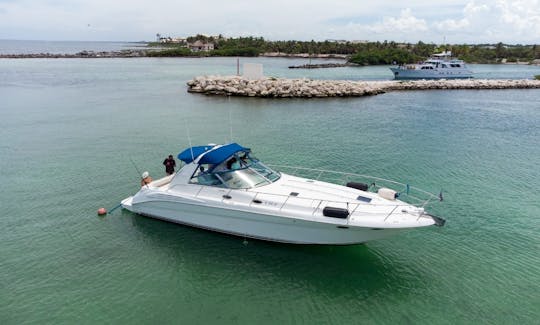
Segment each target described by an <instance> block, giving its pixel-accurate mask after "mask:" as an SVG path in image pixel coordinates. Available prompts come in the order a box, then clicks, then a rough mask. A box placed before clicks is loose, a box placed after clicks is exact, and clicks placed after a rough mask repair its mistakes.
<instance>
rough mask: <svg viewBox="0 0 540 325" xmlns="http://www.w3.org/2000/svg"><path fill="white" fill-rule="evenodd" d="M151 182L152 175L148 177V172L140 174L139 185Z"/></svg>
mask: <svg viewBox="0 0 540 325" xmlns="http://www.w3.org/2000/svg"><path fill="white" fill-rule="evenodd" d="M150 183H152V177H150V173H148V172H144V173H142V175H141V186H146V185H148V184H150Z"/></svg>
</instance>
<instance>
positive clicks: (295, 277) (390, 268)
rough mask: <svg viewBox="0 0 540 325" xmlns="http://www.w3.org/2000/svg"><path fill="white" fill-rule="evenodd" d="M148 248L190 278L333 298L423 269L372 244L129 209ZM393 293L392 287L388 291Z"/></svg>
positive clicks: (408, 282) (404, 282)
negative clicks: (196, 222) (304, 239)
mask: <svg viewBox="0 0 540 325" xmlns="http://www.w3.org/2000/svg"><path fill="white" fill-rule="evenodd" d="M122 214H123V217H131V218H132V223H133V225H134V227H135V229H136V230H137V231H139V232H140V234H142V235H143V236H144V239H145V240H146V241H145V243H144V245H146V246H147V247H146V249H152V250H157V251H160V253H161V254H166V255H167V256H168V257H167V258H168V260H169V263H167V264H169V265H170V264H172V265H174V267H177V268H179V269H181V270H182V271H181V273H183V274H184V275H187V278H189V279H190V280H197V279H198V280H201V281H203V280H204V281H206V282H208V281H215V282H216V283H223V282H227V283H228V285H227V286H234V285H241V284H242V283H244V284H245V283H248V282H254V283H255V285H256V286H257V287H259V288H266V289H268V290H270V291H272V290H280V288H288V289H287V290H291V289H293V291H294V290H295V289H297V290H301V291H303V292H304V291H306V290H307V291H308V292H309V294H311V295H315V296H323V297H326V296H330V297H334V298H333V299H338V300H341V299H343V298H350V299H352V298H354V299H358V298H362V297H363V298H367V297H369V296H370V295H373V294H381V293H382V294H384V293H385V292H386V291H387V290H389V289H391V290H392V294H395V293H396V288H413V287H415V286H417V285H418V283H420V282H421V281H422V280H421V277H422V270H421V269H418V270H410V265H400V263H399V262H396V261H393V260H391V259H388V258H385V257H384V252H382V253H379V252H378V251H377V249H374V248H371V247H370V244H367V245H352V246H317V245H291V244H279V243H270V242H265V241H259V240H253V239H248V240H247V244H245V242H244V239H242V238H239V237H236V236H229V235H224V234H219V233H214V232H210V231H206V230H201V229H197V228H191V227H187V226H181V225H175V224H172V223H168V222H163V221H159V220H154V219H150V218H146V217H142V216H140V215H136V214H132V213H130V212H127V211H123V212H122ZM388 293H390V292H388Z"/></svg>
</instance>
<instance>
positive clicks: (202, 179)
mask: <svg viewBox="0 0 540 325" xmlns="http://www.w3.org/2000/svg"><path fill="white" fill-rule="evenodd" d="M211 167H212V166H210V165H201V166H199V169H197V170H196V171H195V173H193V176H192V177H191V180H190V181H189V183H190V184H199V185H207V186H223V183H222V182H221V180H220V179H219V178H218V177H217V176H216V175H215V174H212V173H209V172H208V170H209V169H210V168H211Z"/></svg>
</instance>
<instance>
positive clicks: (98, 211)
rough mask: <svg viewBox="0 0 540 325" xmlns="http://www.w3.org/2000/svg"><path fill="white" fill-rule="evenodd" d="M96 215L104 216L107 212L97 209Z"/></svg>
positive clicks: (103, 209)
mask: <svg viewBox="0 0 540 325" xmlns="http://www.w3.org/2000/svg"><path fill="white" fill-rule="evenodd" d="M97 214H98V215H100V216H102V215H105V214H107V210H106V209H105V208H99V209H98V210H97Z"/></svg>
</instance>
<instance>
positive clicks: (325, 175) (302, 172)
mask: <svg viewBox="0 0 540 325" xmlns="http://www.w3.org/2000/svg"><path fill="white" fill-rule="evenodd" d="M267 166H269V167H271V168H276V169H279V170H286V171H290V172H289V174H291V175H294V176H299V177H305V178H311V179H314V180H318V181H319V180H321V181H326V182H329V183H333V184H338V185H345V184H346V183H347V182H350V181H357V182H358V181H364V182H365V183H366V185H368V186H369V190H370V191H377V190H378V189H380V188H383V187H386V188H390V189H393V190H395V191H396V192H397V193H398V195H399V199H400V200H401V201H404V202H406V203H409V204H411V205H414V206H417V207H422V208H423V207H426V206H427V205H429V204H432V203H434V202H437V201H441V194H439V195H436V194H433V193H430V192H428V191H425V190H422V189H420V188H417V187H414V186H411V185H410V184H404V183H400V182H396V181H393V180H389V179H385V178H381V177H375V176H370V175H363V174H356V173H346V172H338V171H331V170H325V169H316V168H307V167H297V166H286V165H270V164H267Z"/></svg>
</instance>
